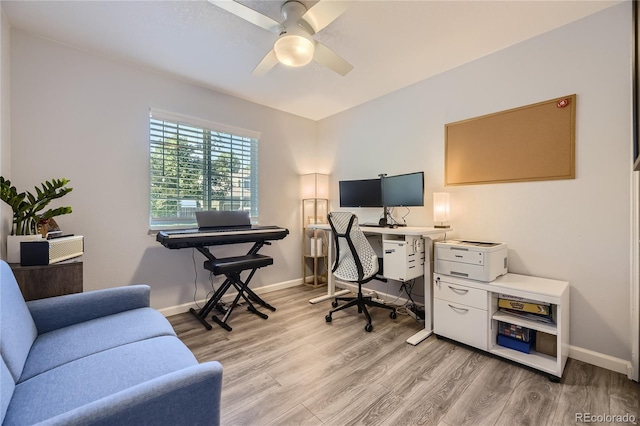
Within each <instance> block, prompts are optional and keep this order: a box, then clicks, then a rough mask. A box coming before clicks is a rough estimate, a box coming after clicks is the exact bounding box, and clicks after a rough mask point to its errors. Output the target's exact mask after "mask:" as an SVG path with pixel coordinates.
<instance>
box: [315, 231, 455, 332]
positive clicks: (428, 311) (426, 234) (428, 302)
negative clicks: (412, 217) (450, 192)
mask: <svg viewBox="0 0 640 426" xmlns="http://www.w3.org/2000/svg"><path fill="white" fill-rule="evenodd" d="M308 228H310V229H323V230H328V231H331V226H330V225H329V224H328V223H322V224H316V225H308ZM360 229H361V230H362V232H364V233H365V234H377V235H382V236H384V235H395V236H419V237H422V238H423V239H424V240H425V241H424V243H425V244H424V246H425V250H424V257H425V260H424V276H423V280H424V330H420V331H419V332H418V333H416V334H414V335H413V336H411V337H409V338H408V339H407V343H410V344H412V345H417V344H418V343H420V342H422V341H423V340H424V339H426V338H427V337H429V336H430V335H431V333H433V293H432V291H431V286H432V275H431V260H432V254H431V250H432V248H433V244H432V240H431V237H434V236H438V235H444V234H445V233H447V232H451V231H453V229H452V228H446V229H442V228H433V227H426V226H401V227H398V228H377V227H367V226H361V227H360ZM328 244H329V247H328V254H329V262H328V263H329V265H328V266H327V267H328V268H329V270H330V269H331V264H332V262H333V249H334V242H333V233H332V232H329V241H328ZM347 293H349V290H341V291H338V292H336V285H335V279H334V277H333V274H332V273H331V272H329V274H328V279H327V294H326V295H324V296H320V297H316V298H315V299H311V300H309V303H318V302H322V301H324V300H328V299H333V298H334V297H336V296H342V295H345V294H347Z"/></svg>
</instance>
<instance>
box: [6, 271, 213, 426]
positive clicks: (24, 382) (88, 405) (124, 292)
mask: <svg viewBox="0 0 640 426" xmlns="http://www.w3.org/2000/svg"><path fill="white" fill-rule="evenodd" d="M0 269H1V270H0V355H2V362H1V363H0V403H1V405H0V421H1V422H2V424H3V425H31V424H46V425H87V424H99V425H112V424H113V425H116V424H117V425H142V424H150V425H218V424H219V423H220V394H221V390H222V366H221V365H220V364H219V363H218V362H207V363H202V364H199V363H198V361H197V360H196V359H195V357H194V356H193V354H192V353H191V351H190V350H189V349H188V348H187V347H186V346H185V345H184V344H183V343H182V342H181V341H180V340H179V339H178V338H177V337H176V334H175V332H174V330H173V328H172V327H171V324H169V322H168V321H167V320H166V318H164V317H163V316H162V315H161V314H160V313H159V312H158V311H156V310H154V309H151V308H150V307H149V292H150V289H149V287H148V286H144V285H137V286H129V287H119V288H111V289H105V290H98V291H92V292H86V293H78V294H70V295H66V296H60V297H52V298H49V299H41V300H34V301H30V302H26V303H25V301H24V298H23V297H22V294H21V292H20V289H19V287H18V284H17V283H16V280H15V277H14V276H13V273H12V271H11V268H9V265H7V263H6V262H4V261H0Z"/></svg>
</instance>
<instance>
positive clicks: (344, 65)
mask: <svg viewBox="0 0 640 426" xmlns="http://www.w3.org/2000/svg"><path fill="white" fill-rule="evenodd" d="M313 59H314V60H315V61H316V62H318V63H319V64H322V65H324V66H325V67H327V68H329V69H331V70H333V71H335V72H337V73H338V74H340V75H342V76H345V75H347V74H349V71H351V70H352V69H353V65H351V64H350V63H349V62H347V61H345V60H344V59H342V58H341V57H340V56H339V55H338V54H337V53H336V52H334V51H333V50H331V49H329V48H328V47H327V46H325V45H324V44H322V43H319V42H316V48H315V52H314V54H313Z"/></svg>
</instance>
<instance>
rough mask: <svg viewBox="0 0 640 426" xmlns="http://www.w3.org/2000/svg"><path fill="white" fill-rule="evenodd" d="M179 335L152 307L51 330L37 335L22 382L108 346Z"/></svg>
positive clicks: (109, 347) (113, 346) (20, 380)
mask: <svg viewBox="0 0 640 426" xmlns="http://www.w3.org/2000/svg"><path fill="white" fill-rule="evenodd" d="M175 335H176V334H175V331H174V330H173V328H172V327H171V324H170V323H169V321H167V319H166V318H165V317H164V316H162V314H161V313H160V312H158V311H156V310H154V309H151V308H140V309H134V310H131V311H125V312H120V313H117V314H114V315H109V316H106V317H102V318H97V319H94V320H91V321H87V322H83V323H79V324H74V325H71V326H68V327H64V328H60V329H57V330H54V331H50V332H48V333H44V334H41V335H40V336H38V337H37V338H36V341H35V342H34V343H33V346H32V347H31V352H30V353H29V357H28V358H27V362H26V363H25V365H24V369H23V370H22V375H21V376H20V379H19V380H18V383H20V382H24V381H25V380H28V379H30V378H32V377H33V376H35V375H38V374H41V373H43V372H45V371H47V370H50V369H52V368H55V367H59V366H61V365H63V364H66V363H68V362H71V361H74V360H76V359H79V358H82V357H85V356H88V355H92V354H95V353H98V352H101V351H104V350H107V349H111V348H115V347H117V346H121V345H125V344H127V343H133V342H137V341H140V340H145V339H149V338H152V337H159V336H175Z"/></svg>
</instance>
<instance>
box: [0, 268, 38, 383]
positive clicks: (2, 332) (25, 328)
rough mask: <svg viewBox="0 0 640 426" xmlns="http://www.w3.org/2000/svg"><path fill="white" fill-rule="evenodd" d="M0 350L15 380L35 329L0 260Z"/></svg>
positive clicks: (33, 337) (6, 269) (9, 271)
mask: <svg viewBox="0 0 640 426" xmlns="http://www.w3.org/2000/svg"><path fill="white" fill-rule="evenodd" d="M0 285H1V286H2V297H0V336H2V339H0V354H1V355H2V359H3V360H4V362H5V363H6V364H7V368H8V369H9V372H11V376H12V377H13V380H14V381H18V378H19V377H20V374H22V368H23V367H24V363H25V361H26V359H27V355H28V354H29V349H30V348H31V345H32V344H33V342H34V340H36V336H37V335H38V331H37V329H36V325H35V323H34V322H33V318H31V314H30V313H29V309H27V305H26V303H25V302H24V298H23V297H22V293H21V292H20V288H19V287H18V283H17V282H16V279H15V277H14V276H13V272H12V271H11V268H10V267H9V265H8V264H7V263H6V262H4V261H0Z"/></svg>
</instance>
